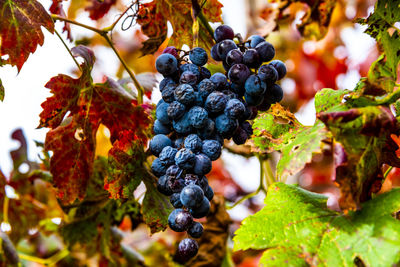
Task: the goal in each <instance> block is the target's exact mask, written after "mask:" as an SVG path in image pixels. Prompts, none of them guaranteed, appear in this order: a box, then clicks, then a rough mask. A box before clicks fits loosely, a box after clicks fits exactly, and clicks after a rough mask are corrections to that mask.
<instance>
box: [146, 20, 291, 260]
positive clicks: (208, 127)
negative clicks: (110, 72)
mask: <svg viewBox="0 0 400 267" xmlns="http://www.w3.org/2000/svg"><path fill="white" fill-rule="evenodd" d="M214 38H215V40H216V42H217V44H216V45H214V46H213V48H212V50H211V56H212V57H213V58H214V59H215V60H222V61H223V65H224V67H225V69H226V71H227V75H226V74H223V73H215V74H214V75H211V73H210V71H209V70H208V69H207V68H205V67H203V66H204V65H205V64H206V63H207V61H208V55H207V52H206V51H205V50H204V49H203V48H200V47H196V48H194V49H192V50H191V51H190V52H185V53H184V55H183V56H181V57H180V56H179V55H178V52H179V51H178V50H177V49H175V48H174V47H168V48H166V49H165V50H164V53H163V54H162V55H160V56H159V57H158V58H157V60H156V68H157V70H158V72H160V73H161V74H162V75H163V76H164V79H163V80H162V81H161V82H160V85H159V88H160V91H161V94H162V99H161V100H160V101H159V102H158V104H157V108H156V121H155V123H154V128H153V130H154V133H155V134H156V135H155V136H154V137H153V139H152V140H151V141H150V144H149V149H150V151H151V152H152V154H153V155H155V156H156V157H157V158H156V159H155V160H154V161H153V163H152V166H151V168H152V171H153V173H154V175H155V176H157V177H158V182H157V188H158V190H159V191H160V192H161V193H163V194H164V195H167V196H169V197H170V202H171V204H172V205H173V206H174V208H175V210H174V211H173V212H171V214H170V215H169V217H168V224H169V226H170V228H171V229H172V230H174V231H176V232H184V231H187V232H188V234H189V235H190V236H191V237H193V238H199V237H200V236H201V235H202V233H203V226H202V224H201V223H200V222H196V221H194V219H199V218H202V217H204V216H206V215H207V214H208V212H209V209H210V201H211V199H212V198H213V196H214V192H213V190H212V189H211V187H210V186H209V185H208V181H207V178H206V176H205V175H206V174H207V173H209V172H210V171H211V168H212V161H214V160H217V159H218V158H219V157H220V155H221V149H222V145H223V142H224V139H230V138H232V139H233V141H234V142H235V143H236V144H238V145H240V144H244V143H245V142H246V140H247V139H248V138H249V136H251V135H252V127H251V124H250V123H249V122H248V120H252V119H254V118H255V116H256V115H257V112H258V110H267V109H268V108H269V107H270V105H271V104H272V103H275V102H278V101H280V100H281V99H282V97H283V92H282V89H281V87H280V86H279V85H277V84H275V82H276V81H277V80H279V79H281V78H282V77H283V76H284V75H285V74H286V68H285V65H284V64H283V63H282V62H281V61H279V60H275V61H272V62H270V63H269V64H266V65H262V63H263V62H266V61H270V60H271V59H272V58H273V57H274V55H275V50H274V47H273V46H272V45H271V44H270V43H268V42H266V41H265V40H264V38H262V37H261V36H252V37H250V38H249V40H248V41H246V42H245V43H244V42H241V41H240V40H239V43H238V44H236V43H235V42H234V41H233V38H234V34H233V31H232V29H231V28H230V27H229V26H226V25H222V26H219V27H218V28H217V29H216V30H215V34H214ZM239 39H240V38H239ZM187 55H188V56H189V59H190V62H191V63H189V62H188V60H187ZM197 251H198V244H197V242H196V241H195V240H194V239H190V238H186V239H184V240H182V241H181V242H180V243H179V246H178V251H177V253H176V257H175V259H176V260H177V261H178V262H182V263H183V262H186V261H187V260H189V259H190V258H192V257H194V256H195V255H196V254H197Z"/></svg>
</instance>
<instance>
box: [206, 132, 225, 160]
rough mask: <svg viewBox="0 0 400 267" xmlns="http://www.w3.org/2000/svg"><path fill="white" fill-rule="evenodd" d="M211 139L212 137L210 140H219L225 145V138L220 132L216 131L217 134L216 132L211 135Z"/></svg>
mask: <svg viewBox="0 0 400 267" xmlns="http://www.w3.org/2000/svg"><path fill="white" fill-rule="evenodd" d="M209 139H210V140H214V141H217V142H218V143H219V144H220V145H221V146H223V145H224V138H223V137H222V136H221V135H219V134H218V133H215V134H214V135H213V136H211V137H210V138H209ZM207 156H208V155H207Z"/></svg>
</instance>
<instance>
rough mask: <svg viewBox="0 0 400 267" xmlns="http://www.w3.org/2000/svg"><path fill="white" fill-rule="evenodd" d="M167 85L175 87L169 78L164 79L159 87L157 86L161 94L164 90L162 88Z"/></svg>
mask: <svg viewBox="0 0 400 267" xmlns="http://www.w3.org/2000/svg"><path fill="white" fill-rule="evenodd" d="M167 84H174V85H175V81H174V80H173V79H172V78H171V77H165V78H164V79H162V80H161V82H160V85H159V89H160V91H161V92H162V91H163V90H164V87H165V86H166V85H167Z"/></svg>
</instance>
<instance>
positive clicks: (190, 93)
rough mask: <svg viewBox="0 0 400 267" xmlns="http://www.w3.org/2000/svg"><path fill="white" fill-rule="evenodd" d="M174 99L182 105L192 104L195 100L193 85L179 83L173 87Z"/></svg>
mask: <svg viewBox="0 0 400 267" xmlns="http://www.w3.org/2000/svg"><path fill="white" fill-rule="evenodd" d="M174 95H175V99H176V100H177V101H179V102H181V103H182V104H184V105H188V106H190V105H192V104H193V103H194V101H195V100H196V95H195V94H194V90H193V87H192V86H190V85H189V84H180V85H178V86H177V87H176V89H175V94H174Z"/></svg>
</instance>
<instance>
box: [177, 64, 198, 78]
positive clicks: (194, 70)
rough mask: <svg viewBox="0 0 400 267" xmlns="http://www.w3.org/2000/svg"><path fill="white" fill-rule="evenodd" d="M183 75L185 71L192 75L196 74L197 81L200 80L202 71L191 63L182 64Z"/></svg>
mask: <svg viewBox="0 0 400 267" xmlns="http://www.w3.org/2000/svg"><path fill="white" fill-rule="evenodd" d="M179 69H180V71H181V73H183V72H185V71H190V72H192V73H194V74H195V75H196V76H197V80H200V71H199V67H198V66H196V65H195V64H191V63H187V64H182V65H181V66H180V67H179Z"/></svg>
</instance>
